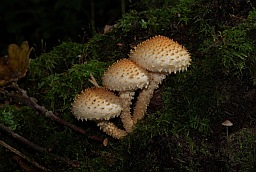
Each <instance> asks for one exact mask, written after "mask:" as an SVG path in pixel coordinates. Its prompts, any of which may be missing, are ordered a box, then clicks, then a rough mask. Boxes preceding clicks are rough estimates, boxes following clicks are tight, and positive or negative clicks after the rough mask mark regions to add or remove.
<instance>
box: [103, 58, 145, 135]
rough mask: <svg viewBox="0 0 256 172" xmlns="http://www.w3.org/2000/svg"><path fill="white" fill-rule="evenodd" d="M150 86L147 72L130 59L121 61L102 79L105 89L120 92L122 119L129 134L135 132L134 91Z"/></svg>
mask: <svg viewBox="0 0 256 172" xmlns="http://www.w3.org/2000/svg"><path fill="white" fill-rule="evenodd" d="M148 84H149V77H148V73H147V72H146V70H144V69H142V68H141V67H139V66H138V65H136V64H135V63H134V62H132V61H131V60H129V59H121V60H119V61H117V62H115V63H114V64H112V65H111V66H110V67H109V68H108V70H107V71H106V72H105V74H104V75H103V77H102V85H103V86H104V87H105V88H107V89H109V90H112V91H118V92H119V98H120V100H121V101H122V107H123V111H122V112H121V115H120V118H121V120H122V123H123V126H124V128H125V130H126V131H127V132H128V133H130V132H132V130H133V129H132V128H133V121H132V117H131V112H130V106H131V104H132V99H133V98H134V94H135V93H134V91H135V90H137V89H142V88H144V87H147V86H148Z"/></svg>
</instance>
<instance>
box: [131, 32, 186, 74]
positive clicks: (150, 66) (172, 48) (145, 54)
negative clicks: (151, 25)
mask: <svg viewBox="0 0 256 172" xmlns="http://www.w3.org/2000/svg"><path fill="white" fill-rule="evenodd" d="M129 56H130V59H131V60H132V61H134V62H135V63H136V64H138V65H139V66H141V67H142V68H144V69H147V70H149V71H151V72H164V73H169V74H170V73H172V72H174V73H176V72H177V71H184V70H186V69H187V67H188V66H189V65H190V61H191V58H190V55H189V53H188V51H187V50H186V49H185V48H184V47H183V46H182V45H180V44H178V43H177V42H175V41H173V40H172V39H169V38H167V37H165V36H161V35H158V36H155V37H153V38H150V39H148V40H146V41H144V42H142V43H140V44H138V45H137V46H136V47H135V48H134V50H131V52H130V55H129Z"/></svg>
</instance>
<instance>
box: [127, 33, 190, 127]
mask: <svg viewBox="0 0 256 172" xmlns="http://www.w3.org/2000/svg"><path fill="white" fill-rule="evenodd" d="M129 57H130V59H131V60H132V61H134V62H135V63H136V64H137V65H138V66H141V67H142V68H144V69H146V70H148V71H149V76H150V83H149V86H148V87H147V88H144V89H143V90H142V92H141V93H140V95H139V96H138V100H137V103H136V106H135V109H134V114H133V122H134V124H136V123H137V121H138V120H140V119H142V118H143V117H144V115H145V113H146V110H147V106H148V105H149V103H150V99H151V98H152V96H153V93H154V90H155V89H157V88H158V87H159V84H161V82H162V81H163V79H165V78H166V76H167V75H168V74H170V73H172V72H173V73H176V72H180V71H184V70H187V67H188V66H189V65H190V62H191V57H190V54H189V52H188V51H187V50H186V49H185V48H184V47H183V46H182V45H180V44H179V43H177V42H175V41H173V40H172V39H169V38H168V37H165V36H161V35H158V36H155V37H152V38H150V39H148V40H146V41H144V42H142V43H140V44H138V45H137V46H136V47H135V48H134V49H133V50H131V52H130V54H129Z"/></svg>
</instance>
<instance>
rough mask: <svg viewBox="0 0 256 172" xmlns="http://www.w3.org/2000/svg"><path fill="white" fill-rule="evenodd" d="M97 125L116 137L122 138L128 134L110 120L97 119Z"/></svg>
mask: <svg viewBox="0 0 256 172" xmlns="http://www.w3.org/2000/svg"><path fill="white" fill-rule="evenodd" d="M97 126H99V127H100V129H101V130H102V131H103V132H105V133H107V134H108V135H110V136H112V137H113V138H116V139H122V138H123V137H125V136H126V135H127V132H126V131H124V130H121V129H119V128H118V127H117V126H115V124H113V123H112V122H110V121H105V120H103V121H97Z"/></svg>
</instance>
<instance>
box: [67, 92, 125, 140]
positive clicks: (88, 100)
mask: <svg viewBox="0 0 256 172" xmlns="http://www.w3.org/2000/svg"><path fill="white" fill-rule="evenodd" d="M71 110H72V112H73V114H74V116H75V117H76V118H77V119H78V120H80V119H81V120H82V121H83V120H94V121H96V123H97V125H98V126H99V127H100V128H101V130H103V131H104V132H105V133H107V134H108V135H110V136H112V137H114V138H116V139H121V138H123V137H124V136H126V135H127V133H126V132H125V131H124V130H121V129H119V128H117V127H116V126H115V125H114V124H113V123H112V122H110V121H108V120H109V119H110V118H114V117H117V116H119V115H120V113H121V111H122V104H121V101H120V99H119V98H118V97H117V96H116V95H115V94H114V93H112V92H110V91H108V90H106V89H105V88H103V87H99V88H95V87H93V88H88V89H85V90H84V91H83V92H82V93H80V94H78V95H77V96H76V98H75V99H74V102H73V103H72V109H71Z"/></svg>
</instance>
